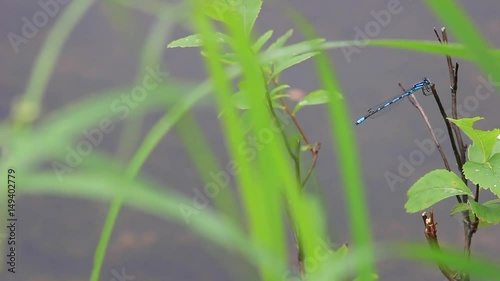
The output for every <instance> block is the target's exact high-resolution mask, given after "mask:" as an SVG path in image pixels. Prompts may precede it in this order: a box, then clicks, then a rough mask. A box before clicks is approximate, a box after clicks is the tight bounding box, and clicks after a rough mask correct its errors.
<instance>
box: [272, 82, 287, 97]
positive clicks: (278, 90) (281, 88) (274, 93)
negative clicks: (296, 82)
mask: <svg viewBox="0 0 500 281" xmlns="http://www.w3.org/2000/svg"><path fill="white" fill-rule="evenodd" d="M288 88H290V86H289V85H286V84H283V85H279V86H278V87H276V88H274V89H273V90H272V91H271V93H270V95H271V97H275V95H276V94H277V93H279V92H281V91H283V90H284V89H288ZM287 96H288V95H287Z"/></svg>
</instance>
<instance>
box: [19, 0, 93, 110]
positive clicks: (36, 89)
mask: <svg viewBox="0 0 500 281" xmlns="http://www.w3.org/2000/svg"><path fill="white" fill-rule="evenodd" d="M94 2H95V0H75V1H71V2H70V3H69V4H68V6H67V7H66V8H65V9H64V11H63V12H62V15H61V16H60V17H59V18H58V19H57V21H56V22H55V24H54V27H52V29H51V30H50V33H49V35H48V36H47V39H46V41H45V42H46V43H45V44H44V45H43V47H42V50H41V51H40V54H39V55H38V56H37V59H36V62H35V66H34V67H33V70H32V72H31V77H30V80H29V82H28V86H27V89H26V92H25V94H24V101H25V102H29V103H31V104H33V105H35V106H36V107H37V108H38V107H40V102H41V100H42V96H43V94H44V93H45V90H46V88H47V84H48V82H49V79H50V75H52V72H53V71H54V67H55V64H56V62H57V58H58V57H59V54H61V50H62V48H63V46H64V43H65V42H66V39H67V38H68V37H69V35H70V34H71V31H72V30H73V28H74V27H75V26H76V24H77V23H78V22H79V21H80V20H81V19H82V18H83V16H84V15H85V12H87V10H89V9H90V7H91V6H92V4H93V3H94Z"/></svg>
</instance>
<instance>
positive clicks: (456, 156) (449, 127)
mask: <svg viewBox="0 0 500 281" xmlns="http://www.w3.org/2000/svg"><path fill="white" fill-rule="evenodd" d="M431 91H432V95H433V96H434V99H435V100H436V103H437V105H438V107H439V112H440V113H441V116H442V117H443V120H444V123H445V124H446V129H447V131H448V137H449V138H450V142H451V147H452V148H453V154H454V155H455V160H456V161H457V164H458V167H459V169H460V171H462V164H461V163H462V162H461V161H460V155H459V154H458V150H457V144H456V143H455V137H454V136H453V131H452V129H451V125H450V123H451V122H450V121H449V120H448V116H447V115H446V111H445V110H444V107H443V104H442V103H441V99H440V98H439V95H438V93H437V91H436V85H434V84H432V85H431ZM459 198H460V197H459V196H458V195H457V200H458V202H459V203H462V202H463V201H462V199H459ZM464 203H465V202H464Z"/></svg>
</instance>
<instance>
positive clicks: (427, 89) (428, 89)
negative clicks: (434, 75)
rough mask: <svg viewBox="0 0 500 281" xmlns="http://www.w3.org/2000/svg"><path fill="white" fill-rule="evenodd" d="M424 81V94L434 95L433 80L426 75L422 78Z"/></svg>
mask: <svg viewBox="0 0 500 281" xmlns="http://www.w3.org/2000/svg"><path fill="white" fill-rule="evenodd" d="M422 82H423V83H424V86H423V87H422V94H424V96H430V95H432V90H431V81H430V80H429V79H427V77H424V78H422Z"/></svg>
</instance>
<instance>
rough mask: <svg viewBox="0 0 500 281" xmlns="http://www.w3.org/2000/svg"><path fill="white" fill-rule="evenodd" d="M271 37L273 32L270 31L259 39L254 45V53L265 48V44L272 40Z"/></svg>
mask: <svg viewBox="0 0 500 281" xmlns="http://www.w3.org/2000/svg"><path fill="white" fill-rule="evenodd" d="M271 36H273V31H272V30H268V31H267V32H266V33H264V34H262V35H261V36H260V37H259V39H257V40H256V41H255V43H254V44H253V45H252V49H253V50H254V52H257V51H259V50H260V49H261V48H262V46H264V44H266V42H267V41H268V40H269V38H271Z"/></svg>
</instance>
